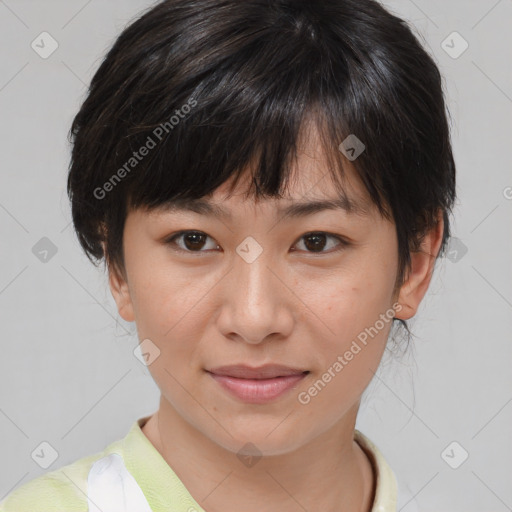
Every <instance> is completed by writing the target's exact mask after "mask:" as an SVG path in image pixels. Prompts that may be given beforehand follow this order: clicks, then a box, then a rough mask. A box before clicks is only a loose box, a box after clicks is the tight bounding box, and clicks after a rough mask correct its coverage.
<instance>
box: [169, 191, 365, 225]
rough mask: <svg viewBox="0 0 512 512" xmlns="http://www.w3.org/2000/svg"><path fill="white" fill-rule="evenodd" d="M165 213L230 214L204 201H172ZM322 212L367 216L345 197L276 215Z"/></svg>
mask: <svg viewBox="0 0 512 512" xmlns="http://www.w3.org/2000/svg"><path fill="white" fill-rule="evenodd" d="M162 208H163V209H164V210H165V211H170V212H172V211H191V212H194V213H198V214H200V215H210V216H213V217H218V218H223V219H227V220H230V219H232V214H231V212H229V210H226V209H225V208H223V207H222V206H220V205H218V204H213V203H211V202H209V201H207V200H205V199H180V198H178V199H173V200H172V201H169V202H168V203H166V204H165V205H164V206H163V207H162ZM324 210H342V211H345V212H347V213H348V214H352V215H358V216H360V217H364V216H367V215H368V214H369V211H368V208H367V207H366V206H365V205H363V204H361V203H358V202H356V201H354V200H353V199H351V198H349V197H347V196H340V197H337V198H333V199H322V200H311V201H298V202H295V203H293V204H290V205H288V206H282V207H280V208H278V209H277V214H278V215H279V216H281V215H282V217H283V218H286V217H294V218H297V217H306V216H308V215H313V214H315V213H319V212H321V211H324Z"/></svg>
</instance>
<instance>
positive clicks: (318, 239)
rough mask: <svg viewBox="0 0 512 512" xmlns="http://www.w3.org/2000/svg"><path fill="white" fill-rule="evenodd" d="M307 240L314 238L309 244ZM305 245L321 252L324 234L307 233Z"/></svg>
mask: <svg viewBox="0 0 512 512" xmlns="http://www.w3.org/2000/svg"><path fill="white" fill-rule="evenodd" d="M309 240H314V242H313V244H309V243H308V241H309ZM305 245H306V247H307V248H308V249H310V250H311V249H312V250H313V251H314V250H315V249H317V250H319V252H321V250H322V249H323V248H324V246H325V235H322V234H314V235H309V236H307V237H306V243H305Z"/></svg>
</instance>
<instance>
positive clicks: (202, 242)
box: [165, 231, 350, 253]
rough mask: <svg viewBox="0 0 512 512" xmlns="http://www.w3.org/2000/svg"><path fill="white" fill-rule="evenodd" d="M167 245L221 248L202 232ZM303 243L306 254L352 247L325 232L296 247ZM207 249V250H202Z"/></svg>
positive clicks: (310, 235) (194, 249)
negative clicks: (208, 242)
mask: <svg viewBox="0 0 512 512" xmlns="http://www.w3.org/2000/svg"><path fill="white" fill-rule="evenodd" d="M208 239H209V240H211V241H212V242H213V243H212V242H211V243H210V247H208V244H207V243H206V241H207V240H208ZM329 239H330V240H337V241H338V244H333V243H332V242H331V243H329V242H328V240H329ZM303 241H304V242H303ZM165 243H166V244H169V245H173V246H176V247H177V248H176V249H174V250H177V251H182V252H189V253H194V252H195V253H201V252H207V251H208V250H215V249H218V248H219V246H218V244H216V243H215V241H214V240H213V238H211V237H210V236H208V235H207V234H206V233H204V232H202V231H180V232H179V233H176V234H174V235H172V236H171V237H169V238H168V239H166V241H165ZM301 243H302V244H303V246H304V247H305V248H306V249H305V250H306V252H312V253H332V252H337V251H341V250H342V249H344V248H345V247H347V246H349V245H350V243H349V242H348V241H347V240H345V239H343V238H342V237H340V236H338V235H331V234H330V233H325V232H323V231H313V232H310V233H306V234H305V235H302V237H301V238H300V242H299V243H298V244H296V245H300V244H301ZM205 247H206V249H205V250H202V249H204V248H205ZM326 247H327V249H332V247H334V250H324V249H325V248H326ZM292 250H293V251H295V250H296V249H293V248H292Z"/></svg>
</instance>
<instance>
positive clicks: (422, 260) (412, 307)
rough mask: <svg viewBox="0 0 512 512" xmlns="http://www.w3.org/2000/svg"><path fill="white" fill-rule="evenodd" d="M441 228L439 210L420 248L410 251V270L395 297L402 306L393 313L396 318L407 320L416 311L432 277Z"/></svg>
mask: <svg viewBox="0 0 512 512" xmlns="http://www.w3.org/2000/svg"><path fill="white" fill-rule="evenodd" d="M443 230H444V222H443V214H442V212H440V214H439V216H438V221H437V224H436V225H435V226H434V227H433V228H431V229H430V231H428V232H427V233H426V234H425V236H424V238H423V240H422V241H421V246H420V249H419V250H418V251H416V252H412V253H411V266H410V270H409V273H408V274H407V278H406V280H405V281H404V283H403V284H402V286H401V288H400V293H399V295H398V299H397V302H398V303H399V304H400V305H401V306H402V308H401V310H400V311H399V312H398V313H397V314H396V315H395V317H396V318H399V319H402V320H408V319H409V318H412V317H413V316H414V315H415V314H416V312H417V311H418V308H419V305H420V303H421V301H422V299H423V297H424V296H425V294H426V293H427V290H428V287H429V284H430V280H431V278H432V273H433V271H434V265H435V262H436V257H437V254H438V253H439V249H440V247H441V242H442V239H443Z"/></svg>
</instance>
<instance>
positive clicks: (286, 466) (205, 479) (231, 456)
mask: <svg viewBox="0 0 512 512" xmlns="http://www.w3.org/2000/svg"><path fill="white" fill-rule="evenodd" d="M358 406H359V404H356V407H354V410H351V411H349V414H347V415H346V416H345V417H344V418H343V419H342V420H341V421H340V422H338V423H337V424H335V425H333V426H332V427H331V428H329V429H328V430H326V431H325V432H324V433H322V434H321V435H320V436H318V437H316V438H315V439H313V440H312V441H310V442H309V443H307V444H305V445H303V446H300V447H299V448H298V449H296V450H294V451H292V452H289V453H285V454H281V455H272V456H263V457H261V458H260V459H259V460H257V461H256V462H254V461H253V463H252V464H251V463H247V465H245V464H242V463H241V461H240V459H239V458H238V457H237V456H236V455H237V454H236V453H233V452H232V451H230V450H227V449H225V448H224V447H222V446H220V445H219V444H217V443H215V442H213V441H212V440H211V439H210V438H208V437H206V436H205V435H204V434H203V433H202V432H200V431H199V430H197V429H196V428H194V427H193V426H192V425H190V424H189V423H187V422H186V421H185V420H184V419H183V418H182V417H181V416H180V415H179V414H178V413H177V411H176V410H175V409H174V408H173V407H172V406H171V405H170V404H169V403H168V402H166V401H164V399H163V398H162V399H161V403H160V409H159V411H158V412H156V413H155V414H154V415H153V416H152V417H151V418H150V419H149V420H148V421H147V422H146V424H145V425H144V426H143V427H142V431H143V432H144V434H145V435H146V437H148V439H149V440H150V441H151V443H152V444H153V445H154V446H155V448H156V449H157V450H158V451H159V453H160V454H161V455H162V457H163V458H164V459H165V461H166V462H167V463H168V464H169V466H170V467H171V468H172V469H173V471H174V472H175V473H176V474H177V476H178V477H179V478H180V480H181V481H182V482H183V484H184V485H185V487H186V488H187V489H188V491H189V492H190V494H191V495H192V496H193V497H194V499H195V500H196V501H197V502H198V503H199V504H200V505H201V506H202V507H203V508H204V509H205V510H207V511H208V512H235V511H236V512H238V511H240V510H244V512H272V511H275V510H276V509H279V510H280V511H281V512H292V511H293V512H296V511H297V510H298V508H297V507H300V508H303V509H304V510H310V511H312V510H324V511H328V512H330V511H332V512H338V511H340V510H343V511H346V512H370V511H371V508H372V503H373V499H374V488H375V478H374V473H373V469H372V465H371V463H370V461H369V459H368V457H367V455H366V454H365V452H364V451H363V450H362V448H361V447H360V446H359V445H358V443H357V442H355V441H354V439H353V433H354V428H355V418H356V415H357V409H358ZM262 496H264V497H265V500H264V502H262V500H261V497H262Z"/></svg>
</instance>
